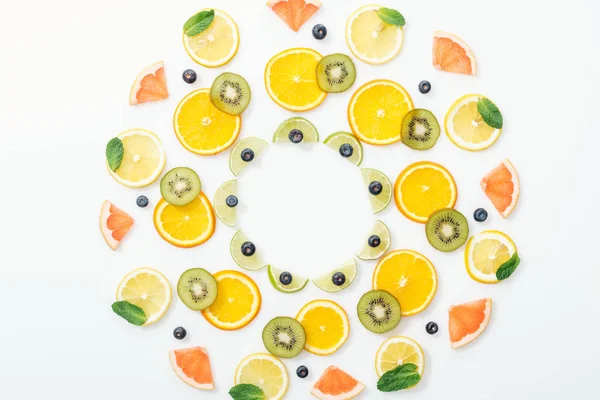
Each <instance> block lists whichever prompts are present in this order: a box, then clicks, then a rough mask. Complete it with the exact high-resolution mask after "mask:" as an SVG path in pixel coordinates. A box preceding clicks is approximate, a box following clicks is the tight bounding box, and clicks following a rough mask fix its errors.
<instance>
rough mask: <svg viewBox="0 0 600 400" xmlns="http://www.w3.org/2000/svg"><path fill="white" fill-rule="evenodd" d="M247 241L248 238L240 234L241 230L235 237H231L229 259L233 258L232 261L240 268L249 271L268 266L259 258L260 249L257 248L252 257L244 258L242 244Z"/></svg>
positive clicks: (242, 233)
mask: <svg viewBox="0 0 600 400" xmlns="http://www.w3.org/2000/svg"><path fill="white" fill-rule="evenodd" d="M248 241H249V240H248V237H247V236H246V235H244V232H242V230H241V229H240V230H238V231H237V232H236V233H235V235H233V238H232V239H231V244H230V246H229V251H230V252H231V257H232V258H233V261H235V263H236V264H237V265H239V266H240V267H241V268H244V269H247V270H249V271H257V270H259V269H262V268H264V267H266V266H268V264H266V263H264V262H263V261H262V258H261V256H260V249H258V246H257V249H256V252H255V253H254V254H253V255H251V256H245V255H244V254H242V244H244V242H248Z"/></svg>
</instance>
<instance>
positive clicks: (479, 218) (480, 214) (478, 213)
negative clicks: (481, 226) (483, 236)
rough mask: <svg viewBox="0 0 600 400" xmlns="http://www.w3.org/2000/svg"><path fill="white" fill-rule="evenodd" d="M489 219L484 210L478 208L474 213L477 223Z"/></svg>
mask: <svg viewBox="0 0 600 400" xmlns="http://www.w3.org/2000/svg"><path fill="white" fill-rule="evenodd" d="M487 217H488V213H487V211H485V209H483V208H478V209H477V210H475V212H474V213H473V218H475V221H477V222H483V221H485V220H486V219H487Z"/></svg>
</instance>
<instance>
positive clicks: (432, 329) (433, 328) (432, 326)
mask: <svg viewBox="0 0 600 400" xmlns="http://www.w3.org/2000/svg"><path fill="white" fill-rule="evenodd" d="M425 330H426V331H427V333H429V334H430V335H435V334H436V333H437V331H438V324H436V323H435V322H433V321H432V322H429V323H427V325H425Z"/></svg>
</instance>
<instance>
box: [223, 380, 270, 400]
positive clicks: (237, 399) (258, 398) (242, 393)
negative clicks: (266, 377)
mask: <svg viewBox="0 0 600 400" xmlns="http://www.w3.org/2000/svg"><path fill="white" fill-rule="evenodd" d="M229 395H230V396H231V397H233V399H234V400H264V399H265V393H264V392H263V390H262V389H261V388H259V387H258V386H254V385H251V384H249V383H240V384H239V385H235V386H234V387H232V388H231V389H230V390H229Z"/></svg>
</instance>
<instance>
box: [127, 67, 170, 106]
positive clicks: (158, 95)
mask: <svg viewBox="0 0 600 400" xmlns="http://www.w3.org/2000/svg"><path fill="white" fill-rule="evenodd" d="M167 97H169V90H168V89H167V79H166V78H165V65H164V64H163V62H162V61H159V62H156V63H154V64H152V65H151V66H149V67H146V68H144V70H143V71H142V72H140V73H139V74H138V76H137V78H135V82H133V86H132V87H131V92H130V93H129V104H131V105H132V106H134V105H136V104H142V103H148V102H150V101H158V100H164V99H166V98H167Z"/></svg>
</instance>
